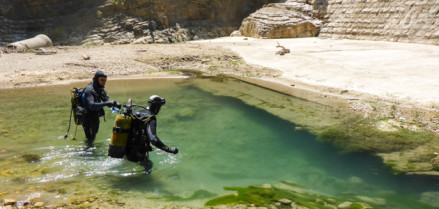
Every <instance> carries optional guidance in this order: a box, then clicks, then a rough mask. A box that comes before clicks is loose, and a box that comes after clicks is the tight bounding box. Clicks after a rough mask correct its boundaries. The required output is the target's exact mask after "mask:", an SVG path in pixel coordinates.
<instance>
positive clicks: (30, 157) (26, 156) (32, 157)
mask: <svg viewBox="0 0 439 209" xmlns="http://www.w3.org/2000/svg"><path fill="white" fill-rule="evenodd" d="M22 157H23V158H24V160H26V162H28V163H35V162H38V161H40V156H38V155H37V154H31V153H27V152H25V153H24V154H23V155H22Z"/></svg>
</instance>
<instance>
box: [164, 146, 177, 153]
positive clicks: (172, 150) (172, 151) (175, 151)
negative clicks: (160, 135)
mask: <svg viewBox="0 0 439 209" xmlns="http://www.w3.org/2000/svg"><path fill="white" fill-rule="evenodd" d="M166 152H169V153H172V154H174V155H175V154H177V153H178V149H177V147H169V148H168V150H167V151H166Z"/></svg>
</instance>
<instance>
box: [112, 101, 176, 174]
mask: <svg viewBox="0 0 439 209" xmlns="http://www.w3.org/2000/svg"><path fill="white" fill-rule="evenodd" d="M165 102H166V101H165V99H164V98H162V97H159V96H157V95H152V96H151V97H150V98H149V100H148V108H147V109H144V110H141V111H138V112H135V113H133V115H134V117H135V118H136V119H135V120H133V124H132V130H133V134H132V138H131V139H130V140H129V142H128V143H127V147H126V153H125V155H126V158H127V160H129V161H133V162H140V163H141V164H143V166H145V168H146V169H147V170H146V172H147V173H149V172H150V171H149V170H150V169H151V167H152V162H151V161H150V160H149V158H148V152H149V151H152V147H151V144H152V145H154V146H155V147H157V148H159V149H161V150H163V151H165V152H168V153H173V154H177V153H178V149H177V148H176V147H168V146H166V145H165V144H164V143H163V142H162V141H161V140H160V139H159V137H158V136H157V119H156V117H155V116H156V115H157V114H158V113H159V112H160V109H161V107H162V105H164V104H165ZM109 155H110V156H111V154H109Z"/></svg>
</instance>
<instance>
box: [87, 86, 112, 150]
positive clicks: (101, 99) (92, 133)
mask: <svg viewBox="0 0 439 209" xmlns="http://www.w3.org/2000/svg"><path fill="white" fill-rule="evenodd" d="M82 97H83V98H82V101H83V103H84V105H85V108H86V109H87V113H86V114H85V117H84V123H83V124H82V127H83V128H84V132H85V137H86V138H87V143H89V144H92V143H93V141H94V140H95V137H96V134H97V133H98V131H99V117H102V116H105V112H104V107H105V106H110V105H111V104H112V102H109V101H108V99H109V98H108V95H107V92H106V91H105V88H102V87H98V86H97V85H96V84H94V83H93V82H92V83H90V84H89V85H88V86H87V87H85V90H84V94H83V96H82Z"/></svg>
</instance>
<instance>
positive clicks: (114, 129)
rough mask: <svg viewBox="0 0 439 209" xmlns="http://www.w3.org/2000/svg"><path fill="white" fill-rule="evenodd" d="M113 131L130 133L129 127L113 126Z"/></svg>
mask: <svg viewBox="0 0 439 209" xmlns="http://www.w3.org/2000/svg"><path fill="white" fill-rule="evenodd" d="M113 133H115V134H127V133H130V129H123V128H121V127H117V126H116V127H113Z"/></svg>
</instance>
